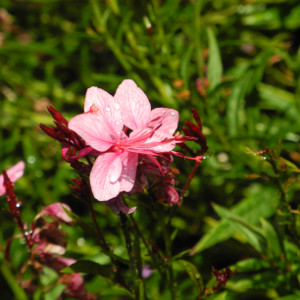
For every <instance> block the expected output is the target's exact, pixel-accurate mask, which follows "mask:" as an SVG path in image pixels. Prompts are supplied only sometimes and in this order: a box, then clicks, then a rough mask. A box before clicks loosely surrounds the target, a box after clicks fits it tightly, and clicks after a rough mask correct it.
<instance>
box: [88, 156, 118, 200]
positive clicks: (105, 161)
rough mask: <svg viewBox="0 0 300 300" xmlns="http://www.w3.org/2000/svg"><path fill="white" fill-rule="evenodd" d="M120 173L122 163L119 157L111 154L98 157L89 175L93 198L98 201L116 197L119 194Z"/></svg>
mask: <svg viewBox="0 0 300 300" xmlns="http://www.w3.org/2000/svg"><path fill="white" fill-rule="evenodd" d="M121 173H122V161H121V158H120V156H119V155H117V154H116V153H113V152H109V153H103V154H101V155H99V156H98V158H97V159H96V161H95V163H94V165H93V168H92V171H91V174H90V183H91V188H92V192H93V194H94V197H95V198H96V199H97V200H99V201H107V200H110V199H112V198H114V197H116V196H117V195H118V194H119V193H120V186H121V185H120V182H119V180H118V179H119V178H118V176H119V177H120V175H121ZM116 178H117V179H116ZM111 179H113V180H111Z"/></svg>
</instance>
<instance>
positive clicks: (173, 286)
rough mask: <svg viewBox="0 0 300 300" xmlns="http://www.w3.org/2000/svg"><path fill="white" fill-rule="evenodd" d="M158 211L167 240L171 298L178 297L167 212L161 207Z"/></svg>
mask: <svg viewBox="0 0 300 300" xmlns="http://www.w3.org/2000/svg"><path fill="white" fill-rule="evenodd" d="M156 212H157V217H158V221H159V223H160V226H161V229H162V232H163V237H164V242H165V247H166V255H167V259H166V264H167V268H168V273H169V282H168V284H169V289H170V293H171V299H177V293H176V289H175V283H174V272H173V258H172V242H171V239H170V234H169V231H168V228H167V226H166V224H165V214H164V211H163V210H161V209H158V210H156Z"/></svg>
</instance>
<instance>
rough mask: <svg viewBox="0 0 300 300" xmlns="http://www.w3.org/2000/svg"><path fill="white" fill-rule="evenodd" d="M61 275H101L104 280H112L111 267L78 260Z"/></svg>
mask: <svg viewBox="0 0 300 300" xmlns="http://www.w3.org/2000/svg"><path fill="white" fill-rule="evenodd" d="M61 272H62V273H79V272H80V273H86V274H95V275H101V276H103V277H105V278H110V279H112V278H113V277H114V273H113V271H112V267H111V265H105V266H103V265H99V264H97V263H95V262H93V261H89V260H80V261H77V262H76V263H74V264H73V265H71V266H68V267H66V268H64V269H63V270H61Z"/></svg>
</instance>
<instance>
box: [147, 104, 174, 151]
mask: <svg viewBox="0 0 300 300" xmlns="http://www.w3.org/2000/svg"><path fill="white" fill-rule="evenodd" d="M177 126H178V112H177V111H176V110H174V109H168V108H155V109H153V110H152V111H151V115H150V121H149V122H148V127H150V128H154V129H155V128H157V129H156V130H155V133H154V135H153V136H152V137H151V138H150V139H149V140H147V142H146V143H145V145H147V144H148V145H151V144H153V143H155V142H158V143H159V145H157V146H153V147H152V150H153V151H155V152H169V151H172V150H173V149H174V147H175V142H174V141H170V142H166V141H167V139H170V138H172V136H173V134H174V132H175V130H176V128H177Z"/></svg>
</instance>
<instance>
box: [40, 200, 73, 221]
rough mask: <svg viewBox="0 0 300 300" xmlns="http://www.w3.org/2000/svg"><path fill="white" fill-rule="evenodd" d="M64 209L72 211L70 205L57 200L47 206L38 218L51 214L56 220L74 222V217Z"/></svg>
mask: <svg viewBox="0 0 300 300" xmlns="http://www.w3.org/2000/svg"><path fill="white" fill-rule="evenodd" d="M64 209H66V210H68V211H71V208H70V207H69V205H67V204H64V203H59V202H55V203H53V204H51V205H48V206H45V207H44V208H43V209H42V210H41V212H40V213H39V214H38V215H37V216H36V219H37V218H43V217H45V216H50V217H51V218H52V219H53V220H54V221H56V222H64V223H72V219H71V218H70V217H69V216H68V215H67V214H66V212H65V210H64Z"/></svg>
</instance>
